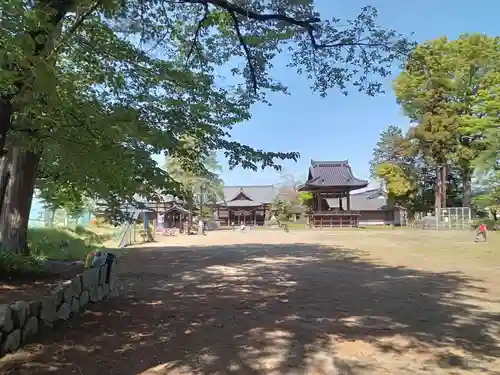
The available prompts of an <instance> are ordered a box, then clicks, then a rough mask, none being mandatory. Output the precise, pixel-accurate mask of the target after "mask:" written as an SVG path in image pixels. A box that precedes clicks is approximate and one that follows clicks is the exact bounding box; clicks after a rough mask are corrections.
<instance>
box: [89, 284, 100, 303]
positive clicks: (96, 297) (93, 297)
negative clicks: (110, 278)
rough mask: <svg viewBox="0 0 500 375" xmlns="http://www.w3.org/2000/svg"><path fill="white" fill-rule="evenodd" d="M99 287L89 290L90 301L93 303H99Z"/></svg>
mask: <svg viewBox="0 0 500 375" xmlns="http://www.w3.org/2000/svg"><path fill="white" fill-rule="evenodd" d="M97 289H98V288H97V286H93V287H92V288H90V289H89V297H90V298H89V299H90V302H92V303H97V302H99V294H98V291H97Z"/></svg>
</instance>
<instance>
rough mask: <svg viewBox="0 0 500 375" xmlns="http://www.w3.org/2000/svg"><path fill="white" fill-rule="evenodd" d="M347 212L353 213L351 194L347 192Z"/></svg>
mask: <svg viewBox="0 0 500 375" xmlns="http://www.w3.org/2000/svg"><path fill="white" fill-rule="evenodd" d="M347 211H351V194H350V192H349V190H348V191H347Z"/></svg>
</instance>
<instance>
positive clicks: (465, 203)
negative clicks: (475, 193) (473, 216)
mask: <svg viewBox="0 0 500 375" xmlns="http://www.w3.org/2000/svg"><path fill="white" fill-rule="evenodd" d="M462 185H463V192H462V207H469V208H470V207H471V204H472V170H471V169H470V168H464V169H463V170H462Z"/></svg>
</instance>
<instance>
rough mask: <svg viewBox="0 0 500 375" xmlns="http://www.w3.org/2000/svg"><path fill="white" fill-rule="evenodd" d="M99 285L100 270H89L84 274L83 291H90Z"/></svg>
mask: <svg viewBox="0 0 500 375" xmlns="http://www.w3.org/2000/svg"><path fill="white" fill-rule="evenodd" d="M98 284H99V268H89V269H86V270H85V271H84V272H83V273H82V287H83V290H89V289H90V288H91V287H93V286H97V285H98Z"/></svg>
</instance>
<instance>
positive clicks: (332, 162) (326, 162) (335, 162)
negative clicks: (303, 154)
mask: <svg viewBox="0 0 500 375" xmlns="http://www.w3.org/2000/svg"><path fill="white" fill-rule="evenodd" d="M339 164H340V165H344V164H347V165H349V160H348V159H345V160H312V159H311V166H312V167H316V166H319V165H325V166H328V165H332V166H333V165H339Z"/></svg>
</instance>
